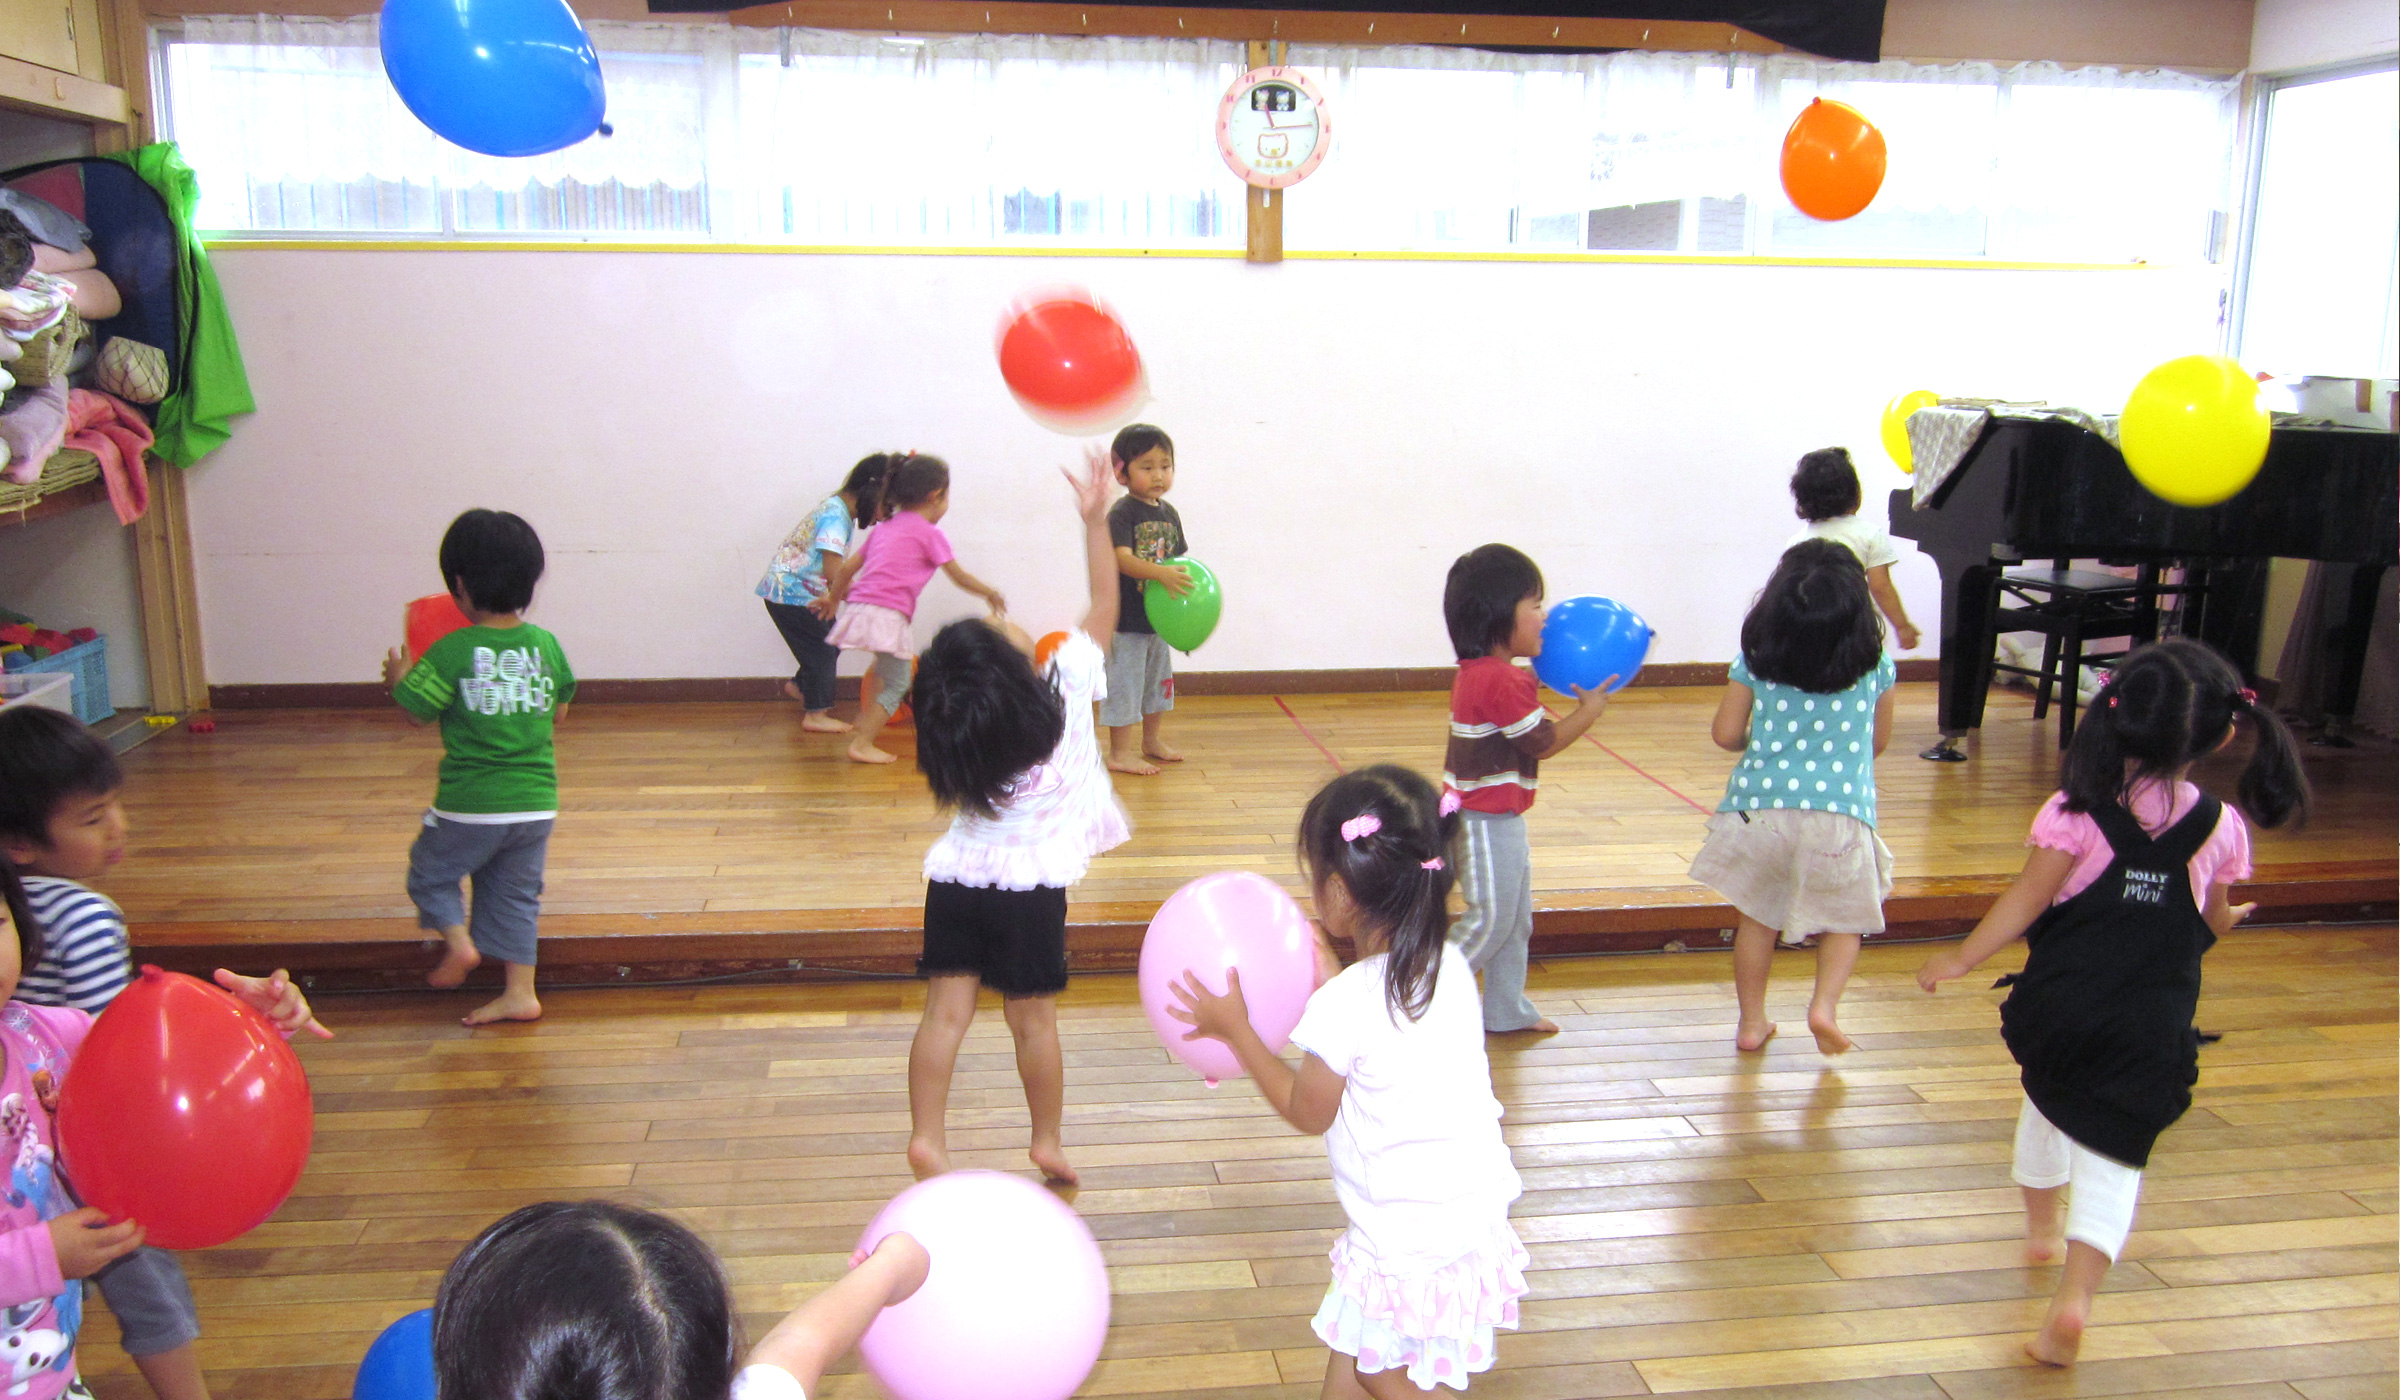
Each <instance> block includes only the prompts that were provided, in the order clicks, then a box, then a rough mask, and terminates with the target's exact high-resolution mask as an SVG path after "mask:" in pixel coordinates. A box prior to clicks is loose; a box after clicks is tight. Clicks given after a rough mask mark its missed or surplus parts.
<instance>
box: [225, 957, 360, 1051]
mask: <svg viewBox="0 0 2400 1400" xmlns="http://www.w3.org/2000/svg"><path fill="white" fill-rule="evenodd" d="M217 985H218V986H220V987H223V988H224V989H225V990H226V991H229V992H231V993H233V994H234V995H235V996H237V997H240V998H241V999H242V1002H243V1004H244V1005H246V1006H248V1007H249V1008H250V1009H251V1010H253V1011H255V1012H257V1013H258V1014H259V1015H261V1016H264V1017H266V1018H267V1021H268V1023H269V1024H271V1025H273V1026H274V1027H275V1029H277V1030H279V1031H281V1032H283V1033H284V1035H286V1036H287V1037H288V1036H295V1035H298V1034H299V1033H300V1032H302V1031H307V1032H308V1033H309V1034H311V1035H313V1036H315V1037H317V1038H318V1039H319V1040H331V1039H333V1032H331V1031H329V1030H327V1029H325V1028H324V1027H323V1026H321V1025H319V1024H318V1023H317V1018H316V1015H315V1013H313V1012H311V1011H310V1010H309V1009H308V998H307V997H304V996H302V995H301V994H300V989H299V988H298V987H295V986H293V985H292V975H291V974H290V973H288V972H286V971H284V970H283V969H282V968H280V967H279V968H277V969H275V972H274V975H273V976H270V977H244V976H243V975H241V974H240V973H238V972H228V971H226V970H225V969H224V968H221V967H220V968H218V969H217Z"/></svg>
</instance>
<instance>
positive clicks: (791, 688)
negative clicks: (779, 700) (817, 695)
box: [783, 681, 803, 700]
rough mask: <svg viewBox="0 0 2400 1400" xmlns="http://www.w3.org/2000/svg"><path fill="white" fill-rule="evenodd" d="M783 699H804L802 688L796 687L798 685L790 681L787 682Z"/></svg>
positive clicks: (784, 684)
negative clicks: (801, 692)
mask: <svg viewBox="0 0 2400 1400" xmlns="http://www.w3.org/2000/svg"><path fill="white" fill-rule="evenodd" d="M783 698H784V699H786V700H801V699H803V697H802V696H801V694H800V687H798V686H796V685H794V684H792V683H791V682H790V681H785V682H784V683H783Z"/></svg>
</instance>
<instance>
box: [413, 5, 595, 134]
mask: <svg viewBox="0 0 2400 1400" xmlns="http://www.w3.org/2000/svg"><path fill="white" fill-rule="evenodd" d="M382 34H383V71H384V72H385V74H387V75H388V76H389V77H390V78H391V80H392V87H393V89H394V90H395V91H397V92H398V93H399V94H400V100H401V101H402V102H405V103H407V104H408V110H409V111H411V112H414V113H415V114H416V116H417V120H418V121H421V122H423V123H425V125H427V126H429V127H431V128H433V130H434V133H435V134H436V135H438V136H442V137H445V138H447V139H448V140H451V141H455V142H457V143H458V144H459V145H461V146H464V147H466V148H467V149H468V150H470V151H481V152H482V153H483V154H485V155H487V156H538V155H542V154H544V153H545V152H549V151H555V150H559V149H561V148H563V147H566V146H572V145H574V144H575V143H576V142H578V141H581V140H583V139H584V138H585V137H587V136H589V135H591V134H592V133H593V132H595V131H597V130H599V129H600V118H601V117H602V116H603V115H605V114H606V113H607V111H608V94H607V93H606V92H605V91H603V90H602V87H601V83H600V56H599V55H598V54H596V53H593V52H592V41H591V37H590V36H589V35H587V34H585V33H584V32H583V24H582V22H581V21H579V20H577V19H576V18H575V12H574V11H573V10H570V9H568V8H567V5H566V0H384V4H383V25H382Z"/></svg>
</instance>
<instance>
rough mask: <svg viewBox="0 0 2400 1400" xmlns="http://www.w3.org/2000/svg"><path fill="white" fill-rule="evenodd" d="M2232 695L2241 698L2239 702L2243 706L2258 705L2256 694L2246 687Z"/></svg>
mask: <svg viewBox="0 0 2400 1400" xmlns="http://www.w3.org/2000/svg"><path fill="white" fill-rule="evenodd" d="M2234 694H2235V695H2237V696H2239V697H2241V701H2242V704H2243V705H2244V706H2250V705H2255V704H2257V703H2258V692H2257V691H2255V690H2252V689H2251V688H2250V687H2248V686H2243V687H2242V688H2241V689H2240V690H2237V691H2235V692H2234Z"/></svg>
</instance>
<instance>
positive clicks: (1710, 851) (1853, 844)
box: [1692, 808, 1892, 944]
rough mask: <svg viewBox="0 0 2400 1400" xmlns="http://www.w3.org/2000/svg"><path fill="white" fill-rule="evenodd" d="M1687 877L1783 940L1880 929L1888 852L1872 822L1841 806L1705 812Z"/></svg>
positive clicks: (1886, 890)
mask: <svg viewBox="0 0 2400 1400" xmlns="http://www.w3.org/2000/svg"><path fill="white" fill-rule="evenodd" d="M1692 878H1693V879H1695V880H1698V881H1699V882H1700V883H1702V884H1704V885H1707V886H1708V887H1709V888H1711V889H1713V890H1715V891H1716V892H1717V893H1719V894H1721V895H1723V896H1725V899H1726V901H1727V902H1728V903H1730V904H1732V905H1733V907H1734V908H1736V909H1739V910H1741V911H1742V912H1743V913H1744V914H1746V915H1748V916H1749V917H1751V918H1753V919H1756V920H1757V921H1758V922H1760V923H1762V924H1765V925H1766V926H1767V927H1768V928H1771V929H1776V930H1778V931H1780V932H1781V934H1782V935H1783V941H1784V942H1785V943H1795V944H1796V943H1798V942H1800V941H1801V940H1803V939H1806V938H1810V937H1813V936H1815V935H1817V934H1820V933H1881V932H1883V901H1884V900H1885V899H1886V898H1888V897H1889V896H1890V895H1891V892H1892V852H1891V848H1890V847H1888V846H1886V845H1884V844H1883V838H1882V837H1880V836H1878V835H1876V834H1875V828H1873V827H1871V826H1869V825H1867V824H1866V823H1865V822H1862V821H1860V820H1859V819H1858V818H1856V817H1853V816H1848V815H1846V814H1844V813H1841V812H1802V811H1795V810H1793V809H1791V808H1781V809H1776V808H1769V809H1766V810H1762V811H1756V812H1719V813H1717V814H1716V815H1715V816H1713V817H1710V818H1709V819H1708V840H1707V841H1706V842H1705V843H1704V844H1702V846H1701V847H1700V854H1699V856H1698V857H1697V858H1696V859H1694V860H1693V861H1692Z"/></svg>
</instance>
